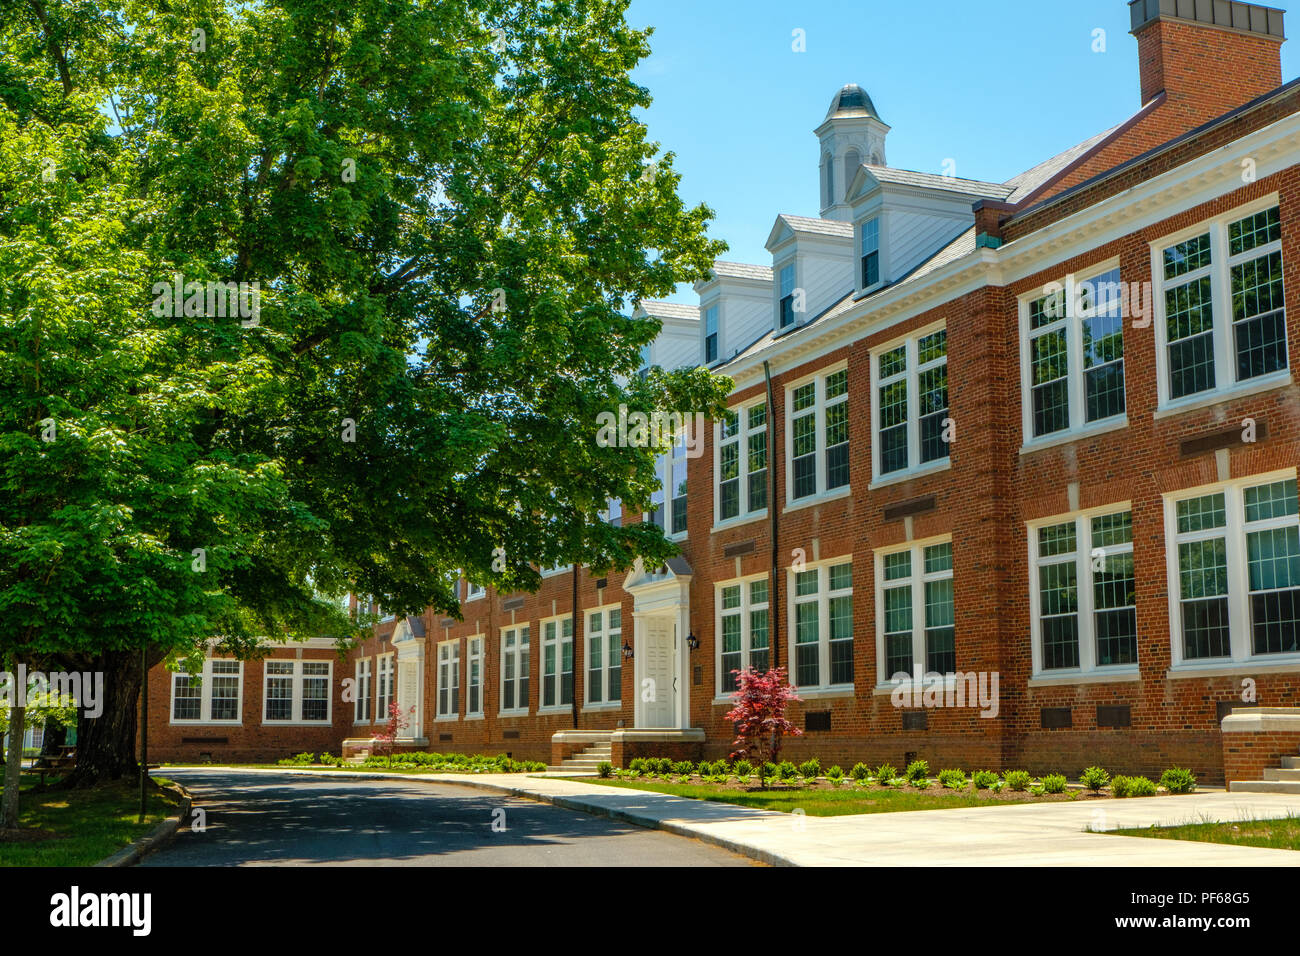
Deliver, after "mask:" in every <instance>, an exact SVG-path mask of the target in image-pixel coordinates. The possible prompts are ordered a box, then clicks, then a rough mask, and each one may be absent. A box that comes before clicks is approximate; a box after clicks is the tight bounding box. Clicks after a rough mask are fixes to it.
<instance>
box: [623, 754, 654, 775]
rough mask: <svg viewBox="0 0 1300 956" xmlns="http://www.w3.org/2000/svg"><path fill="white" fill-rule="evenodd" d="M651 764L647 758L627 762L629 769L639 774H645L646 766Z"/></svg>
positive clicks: (634, 758)
mask: <svg viewBox="0 0 1300 956" xmlns="http://www.w3.org/2000/svg"><path fill="white" fill-rule="evenodd" d="M649 762H650V761H648V760H646V759H645V757H633V758H632V759H631V760H629V761H628V762H627V769H628V770H635V771H636V772H637V773H645V772H646V764H648V763H649Z"/></svg>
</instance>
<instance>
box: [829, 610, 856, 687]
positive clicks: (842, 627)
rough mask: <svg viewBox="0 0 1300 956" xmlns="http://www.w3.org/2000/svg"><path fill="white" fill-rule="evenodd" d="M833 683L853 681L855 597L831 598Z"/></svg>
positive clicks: (849, 682)
mask: <svg viewBox="0 0 1300 956" xmlns="http://www.w3.org/2000/svg"><path fill="white" fill-rule="evenodd" d="M829 603H830V608H829V610H830V659H831V683H832V684H851V683H853V599H852V598H850V597H837V598H831V599H830V602H829Z"/></svg>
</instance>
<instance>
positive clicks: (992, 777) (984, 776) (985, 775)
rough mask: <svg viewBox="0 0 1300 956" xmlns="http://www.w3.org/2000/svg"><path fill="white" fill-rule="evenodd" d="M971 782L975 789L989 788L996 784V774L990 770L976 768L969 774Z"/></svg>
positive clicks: (994, 786) (997, 781)
mask: <svg viewBox="0 0 1300 956" xmlns="http://www.w3.org/2000/svg"><path fill="white" fill-rule="evenodd" d="M970 779H971V783H973V784H974V785H975V789H976V790H990V789H994V788H996V787H997V786H998V783H999V782H1000V781H999V780H998V775H997V774H996V773H994V772H993V771H992V770H976V771H975V772H974V773H973V774H971V778H970Z"/></svg>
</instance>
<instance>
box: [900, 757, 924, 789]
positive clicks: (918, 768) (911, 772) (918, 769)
mask: <svg viewBox="0 0 1300 956" xmlns="http://www.w3.org/2000/svg"><path fill="white" fill-rule="evenodd" d="M928 776H930V764H929V763H928V762H927V761H925V760H913V761H912V762H911V763H909V764H908V765H907V769H906V770H904V771H903V779H905V780H906V781H907V782H908V783H916V781H918V780H920V779H922V778H924V777H928Z"/></svg>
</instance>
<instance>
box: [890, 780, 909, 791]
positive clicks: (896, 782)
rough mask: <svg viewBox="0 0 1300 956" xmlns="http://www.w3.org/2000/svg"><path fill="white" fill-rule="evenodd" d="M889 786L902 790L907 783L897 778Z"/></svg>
mask: <svg viewBox="0 0 1300 956" xmlns="http://www.w3.org/2000/svg"><path fill="white" fill-rule="evenodd" d="M889 785H890V786H891V787H893V788H894V789H895V790H902V789H903V788H904V787H906V786H907V781H906V780H905V779H903V778H902V777H895V778H894V779H893V780H891V781H889Z"/></svg>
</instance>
